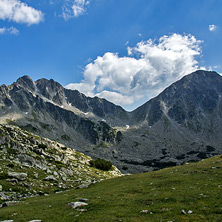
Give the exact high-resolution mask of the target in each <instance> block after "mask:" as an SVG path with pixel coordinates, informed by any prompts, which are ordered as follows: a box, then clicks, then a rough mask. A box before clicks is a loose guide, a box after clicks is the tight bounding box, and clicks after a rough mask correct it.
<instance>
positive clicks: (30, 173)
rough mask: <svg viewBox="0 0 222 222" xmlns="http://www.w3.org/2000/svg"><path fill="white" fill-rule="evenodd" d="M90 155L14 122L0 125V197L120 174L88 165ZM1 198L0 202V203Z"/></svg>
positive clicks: (76, 185) (74, 185) (18, 196)
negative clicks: (23, 128)
mask: <svg viewBox="0 0 222 222" xmlns="http://www.w3.org/2000/svg"><path fill="white" fill-rule="evenodd" d="M90 160H91V158H90V157H88V156H85V155H84V154H82V153H79V152H76V151H75V150H73V149H71V148H68V147H66V146H64V145H63V144H60V143H58V142H55V141H51V140H49V139H46V138H42V137H39V136H37V135H34V134H31V133H29V132H27V131H24V130H21V129H20V128H18V127H16V126H10V125H0V162H1V164H0V198H1V201H4V203H5V202H6V201H8V200H19V199H21V198H23V197H28V196H34V195H45V194H49V193H53V192H58V191H62V190H66V189H70V188H76V189H77V188H80V186H84V185H87V186H89V185H90V184H91V183H95V182H99V181H100V180H103V179H107V178H112V177H116V176H121V173H120V171H119V170H117V168H116V167H114V166H113V167H112V169H111V170H110V171H107V172H105V171H102V170H98V169H96V168H94V167H91V166H90V163H89V162H90ZM1 201H0V203H1Z"/></svg>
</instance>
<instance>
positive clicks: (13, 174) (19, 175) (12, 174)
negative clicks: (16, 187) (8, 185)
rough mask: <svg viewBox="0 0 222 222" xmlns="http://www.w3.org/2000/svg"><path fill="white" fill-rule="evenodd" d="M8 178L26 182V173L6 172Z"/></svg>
mask: <svg viewBox="0 0 222 222" xmlns="http://www.w3.org/2000/svg"><path fill="white" fill-rule="evenodd" d="M8 177H10V178H15V179H17V180H19V181H23V180H26V178H27V173H16V172H8Z"/></svg>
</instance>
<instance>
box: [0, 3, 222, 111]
mask: <svg viewBox="0 0 222 222" xmlns="http://www.w3.org/2000/svg"><path fill="white" fill-rule="evenodd" d="M221 14H222V1H221V0H195V1H194V0H63V1H62V0H38V1H34V0H0V85H2V84H6V85H9V84H12V83H13V82H15V81H16V80H17V79H18V78H19V77H21V76H23V75H29V76H30V77H31V78H32V79H33V80H37V79H40V78H46V79H54V80H55V81H57V82H59V83H60V84H62V85H63V86H64V87H66V88H69V89H77V90H79V91H80V92H82V93H84V94H86V95H87V96H91V97H94V96H98V97H101V98H105V99H107V100H109V101H111V102H113V103H115V104H117V105H120V106H122V107H123V108H124V109H126V110H129V111H131V110H133V109H135V108H137V107H138V106H140V105H142V104H143V103H145V102H146V101H148V100H149V99H151V98H153V97H155V96H157V95H158V94H159V93H160V92H161V91H162V90H164V89H165V88H166V87H167V86H169V85H170V84H172V83H173V82H175V81H177V80H179V79H180V78H182V77H183V76H184V75H187V74H189V73H191V72H193V71H195V70H197V69H204V70H214V71H217V72H218V73H222V53H221V52H222V17H221Z"/></svg>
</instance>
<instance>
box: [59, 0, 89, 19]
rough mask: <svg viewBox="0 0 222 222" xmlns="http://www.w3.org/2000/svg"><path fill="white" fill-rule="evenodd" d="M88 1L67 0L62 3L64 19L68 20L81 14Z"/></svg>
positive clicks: (84, 10)
mask: <svg viewBox="0 0 222 222" xmlns="http://www.w3.org/2000/svg"><path fill="white" fill-rule="evenodd" d="M89 3H90V1H89V0H74V1H73V0H72V1H71V0H68V1H67V2H66V3H65V4H64V5H63V9H62V11H63V13H62V16H63V18H64V19H65V20H69V19H70V18H73V17H79V16H80V15H83V14H84V13H85V12H86V9H87V7H88V5H89Z"/></svg>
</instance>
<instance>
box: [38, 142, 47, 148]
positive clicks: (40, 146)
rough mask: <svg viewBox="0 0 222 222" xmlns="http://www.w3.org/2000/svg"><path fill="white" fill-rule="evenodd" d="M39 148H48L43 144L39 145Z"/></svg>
mask: <svg viewBox="0 0 222 222" xmlns="http://www.w3.org/2000/svg"><path fill="white" fill-rule="evenodd" d="M38 147H39V148H42V149H45V148H47V145H45V144H43V143H41V144H39V145H38Z"/></svg>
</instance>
